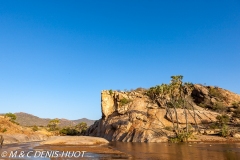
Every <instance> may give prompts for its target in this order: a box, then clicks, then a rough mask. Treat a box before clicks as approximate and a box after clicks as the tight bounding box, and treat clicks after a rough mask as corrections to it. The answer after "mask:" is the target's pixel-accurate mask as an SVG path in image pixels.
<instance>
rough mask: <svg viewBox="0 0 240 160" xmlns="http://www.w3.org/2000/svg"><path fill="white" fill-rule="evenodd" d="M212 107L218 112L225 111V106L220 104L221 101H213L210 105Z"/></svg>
mask: <svg viewBox="0 0 240 160" xmlns="http://www.w3.org/2000/svg"><path fill="white" fill-rule="evenodd" d="M212 109H213V110H215V111H218V112H225V111H226V107H225V106H224V105H223V104H222V103H215V104H214V105H213V106H212Z"/></svg>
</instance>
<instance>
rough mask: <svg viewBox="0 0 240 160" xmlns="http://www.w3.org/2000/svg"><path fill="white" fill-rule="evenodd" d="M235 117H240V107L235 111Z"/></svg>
mask: <svg viewBox="0 0 240 160" xmlns="http://www.w3.org/2000/svg"><path fill="white" fill-rule="evenodd" d="M233 117H236V118H240V107H238V108H237V109H236V110H235V111H233Z"/></svg>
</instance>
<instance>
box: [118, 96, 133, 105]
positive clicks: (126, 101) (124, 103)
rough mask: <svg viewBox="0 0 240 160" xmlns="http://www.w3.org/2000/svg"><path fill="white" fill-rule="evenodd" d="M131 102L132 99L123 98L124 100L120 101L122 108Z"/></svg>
mask: <svg viewBox="0 0 240 160" xmlns="http://www.w3.org/2000/svg"><path fill="white" fill-rule="evenodd" d="M130 102H131V100H130V99H127V98H125V97H124V98H122V99H120V101H119V104H120V105H121V106H124V105H126V104H128V103H130Z"/></svg>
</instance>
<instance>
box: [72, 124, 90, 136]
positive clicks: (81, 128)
mask: <svg viewBox="0 0 240 160" xmlns="http://www.w3.org/2000/svg"><path fill="white" fill-rule="evenodd" d="M75 128H76V130H78V131H79V133H81V134H84V133H85V132H86V130H87V123H85V122H81V123H78V124H77V125H76V126H75Z"/></svg>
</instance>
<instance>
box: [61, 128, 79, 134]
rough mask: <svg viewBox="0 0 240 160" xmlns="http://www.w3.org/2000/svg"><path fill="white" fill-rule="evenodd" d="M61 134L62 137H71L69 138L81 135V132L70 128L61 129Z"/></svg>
mask: <svg viewBox="0 0 240 160" xmlns="http://www.w3.org/2000/svg"><path fill="white" fill-rule="evenodd" d="M59 133H60V134H61V135H69V136H75V135H79V132H78V131H77V130H76V129H74V128H70V127H67V128H63V129H61V130H60V131H59Z"/></svg>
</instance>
